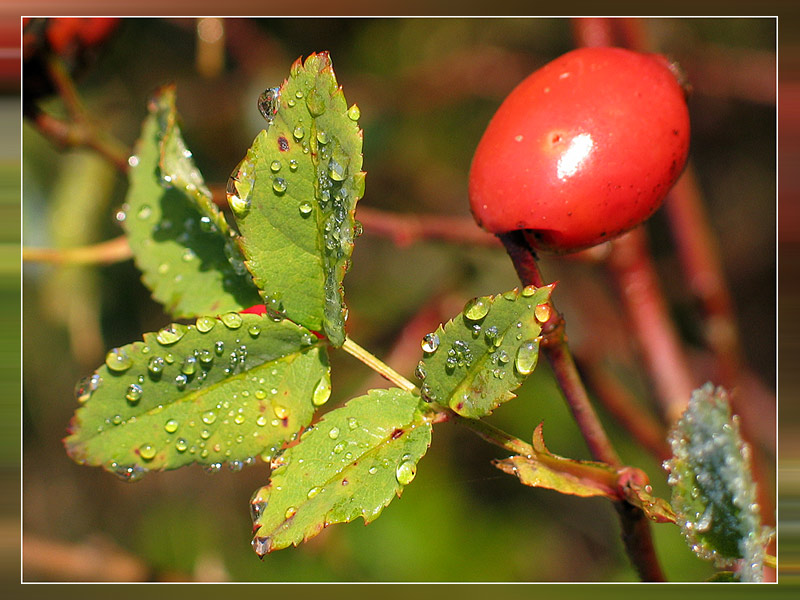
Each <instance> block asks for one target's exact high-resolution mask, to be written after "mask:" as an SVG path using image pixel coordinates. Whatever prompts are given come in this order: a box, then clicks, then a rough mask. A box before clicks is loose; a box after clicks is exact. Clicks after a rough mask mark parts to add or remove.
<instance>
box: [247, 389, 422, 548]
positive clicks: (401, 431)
mask: <svg viewBox="0 0 800 600" xmlns="http://www.w3.org/2000/svg"><path fill="white" fill-rule="evenodd" d="M419 405H420V399H419V397H418V396H415V395H413V394H411V393H409V392H406V391H403V390H400V389H397V388H393V389H388V390H370V391H369V392H368V394H367V395H366V396H361V397H359V398H355V399H353V400H350V401H349V402H348V403H347V404H346V405H344V406H342V407H341V408H337V409H335V410H332V411H331V412H329V413H327V414H326V415H325V417H324V418H323V419H321V420H320V422H319V423H317V424H316V425H315V426H314V428H313V429H311V430H307V431H306V432H304V433H303V436H302V438H301V440H300V443H299V444H297V445H296V446H293V447H291V448H289V449H288V450H286V452H285V453H284V454H282V455H281V456H279V457H278V458H277V459H276V460H275V461H274V462H273V467H274V470H273V472H272V477H271V478H270V482H269V484H268V485H267V486H265V487H262V488H261V489H259V490H257V491H256V493H255V494H254V495H253V499H252V500H251V509H252V514H253V520H254V527H253V531H254V533H255V538H254V540H253V548H254V549H255V551H256V553H258V554H259V555H262V556H263V555H264V554H266V553H268V552H270V551H272V550H278V549H281V548H285V547H287V546H289V545H291V544H294V545H298V544H300V543H301V542H303V541H305V540H307V539H309V538H311V537H313V536H315V535H316V534H318V533H319V532H320V531H321V530H322V529H323V528H324V527H327V526H328V525H332V524H334V523H344V522H349V521H352V520H353V519H355V518H357V517H361V518H363V519H364V521H365V523H369V522H371V521H373V520H374V519H376V518H377V517H378V515H379V514H380V513H381V511H382V510H383V508H384V507H385V506H386V505H388V504H389V502H391V501H392V499H393V498H394V497H395V495H397V496H399V495H400V494H401V493H402V491H403V488H404V486H405V485H407V484H409V483H410V482H411V481H412V480H413V479H414V476H415V474H416V465H417V461H419V459H420V458H422V456H423V455H424V454H425V452H426V451H427V449H428V446H429V444H430V440H431V424H430V423H429V422H428V421H427V420H425V419H424V418H423V415H422V414H421V413H420V411H419Z"/></svg>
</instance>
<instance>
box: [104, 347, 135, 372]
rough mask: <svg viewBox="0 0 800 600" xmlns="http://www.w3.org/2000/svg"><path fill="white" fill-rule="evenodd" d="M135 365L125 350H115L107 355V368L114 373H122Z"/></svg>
mask: <svg viewBox="0 0 800 600" xmlns="http://www.w3.org/2000/svg"><path fill="white" fill-rule="evenodd" d="M132 365H133V359H132V358H131V357H130V356H128V353H127V352H125V350H124V349H123V348H113V349H111V350H110V351H109V352H108V354H106V366H107V367H108V368H109V369H111V370H112V371H116V372H117V373H121V372H122V371H127V370H128V369H130V368H131V366H132Z"/></svg>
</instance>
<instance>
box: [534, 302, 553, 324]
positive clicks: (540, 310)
mask: <svg viewBox="0 0 800 600" xmlns="http://www.w3.org/2000/svg"><path fill="white" fill-rule="evenodd" d="M551 314H552V311H551V309H550V304H548V303H547V302H544V303H542V304H537V305H536V308H535V309H533V315H534V316H535V317H536V320H537V321H539V323H546V322H547V321H548V320H549V319H550V315H551Z"/></svg>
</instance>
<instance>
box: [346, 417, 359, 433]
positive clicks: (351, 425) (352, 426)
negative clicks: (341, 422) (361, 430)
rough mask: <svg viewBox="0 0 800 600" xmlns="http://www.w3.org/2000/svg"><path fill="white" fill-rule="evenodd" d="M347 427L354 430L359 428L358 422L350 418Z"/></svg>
mask: <svg viewBox="0 0 800 600" xmlns="http://www.w3.org/2000/svg"><path fill="white" fill-rule="evenodd" d="M347 426H348V427H349V428H350V429H351V430H352V429H355V428H356V427H358V421H357V420H356V418H355V417H348V418H347Z"/></svg>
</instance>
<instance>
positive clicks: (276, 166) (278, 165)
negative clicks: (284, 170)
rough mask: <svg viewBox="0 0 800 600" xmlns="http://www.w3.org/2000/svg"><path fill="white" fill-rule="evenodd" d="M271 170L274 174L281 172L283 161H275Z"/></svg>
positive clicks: (271, 165)
mask: <svg viewBox="0 0 800 600" xmlns="http://www.w3.org/2000/svg"><path fill="white" fill-rule="evenodd" d="M269 170H270V171H272V172H273V173H277V172H278V171H280V170H281V161H279V160H273V161H272V162H271V163H270V165H269Z"/></svg>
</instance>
